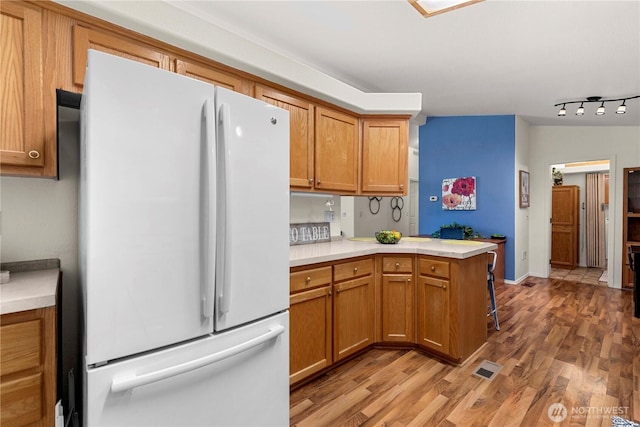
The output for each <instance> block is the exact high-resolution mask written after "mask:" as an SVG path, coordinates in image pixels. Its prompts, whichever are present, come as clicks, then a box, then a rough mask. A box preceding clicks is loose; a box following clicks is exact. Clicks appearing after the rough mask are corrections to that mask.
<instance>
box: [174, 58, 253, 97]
mask: <svg viewBox="0 0 640 427" xmlns="http://www.w3.org/2000/svg"><path fill="white" fill-rule="evenodd" d="M175 70H176V73H178V74H182V75H183V76H187V77H191V78H194V79H198V80H202V81H205V82H208V83H211V84H213V85H216V86H222V87H224V88H227V89H229V90H232V91H234V92H239V93H243V94H245V95H249V93H250V90H249V81H248V80H247V79H243V78H242V77H240V76H236V75H234V74H232V73H228V72H225V71H222V70H217V69H215V68H211V67H204V66H202V65H198V64H195V63H193V62H187V61H182V60H180V59H176V61H175Z"/></svg>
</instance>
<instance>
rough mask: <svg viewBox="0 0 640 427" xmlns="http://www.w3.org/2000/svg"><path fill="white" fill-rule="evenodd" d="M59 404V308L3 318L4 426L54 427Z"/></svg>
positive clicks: (0, 404) (0, 402) (0, 388)
mask: <svg viewBox="0 0 640 427" xmlns="http://www.w3.org/2000/svg"><path fill="white" fill-rule="evenodd" d="M55 400H56V308H55V307H47V308H38V309H35V310H27V311H21V312H17V313H10V314H3V315H2V316H1V317H0V425H2V426H3V427H4V426H7V427H19V426H42V427H44V426H47V427H48V426H52V425H54V405H55Z"/></svg>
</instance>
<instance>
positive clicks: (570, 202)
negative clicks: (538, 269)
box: [550, 185, 580, 269]
mask: <svg viewBox="0 0 640 427" xmlns="http://www.w3.org/2000/svg"><path fill="white" fill-rule="evenodd" d="M579 192H580V188H579V187H578V186H577V185H558V186H554V187H553V188H552V195H551V260H550V262H551V266H552V267H560V268H569V269H574V268H576V267H577V266H578V259H579V256H580V251H579V247H580V246H579V238H580V234H579V220H580V198H579Z"/></svg>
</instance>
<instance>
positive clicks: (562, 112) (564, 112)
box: [558, 104, 567, 116]
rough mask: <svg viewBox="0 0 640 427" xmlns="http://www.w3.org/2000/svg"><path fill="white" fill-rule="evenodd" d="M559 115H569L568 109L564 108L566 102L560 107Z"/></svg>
mask: <svg viewBox="0 0 640 427" xmlns="http://www.w3.org/2000/svg"><path fill="white" fill-rule="evenodd" d="M558 115H559V116H566V115H567V109H566V108H564V104H562V108H561V109H560V111H558Z"/></svg>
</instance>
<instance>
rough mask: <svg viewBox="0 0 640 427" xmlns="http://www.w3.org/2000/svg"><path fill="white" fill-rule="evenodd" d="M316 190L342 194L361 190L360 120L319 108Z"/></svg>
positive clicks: (317, 120) (317, 112)
mask: <svg viewBox="0 0 640 427" xmlns="http://www.w3.org/2000/svg"><path fill="white" fill-rule="evenodd" d="M315 124H316V139H315V164H314V167H315V183H314V185H315V188H316V189H318V190H321V191H327V192H336V193H340V194H356V192H357V191H358V165H359V163H360V162H359V161H358V143H359V139H360V138H359V132H358V118H357V117H354V116H350V115H348V114H344V113H341V112H338V111H335V110H331V109H328V108H324V107H316V123H315Z"/></svg>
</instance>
